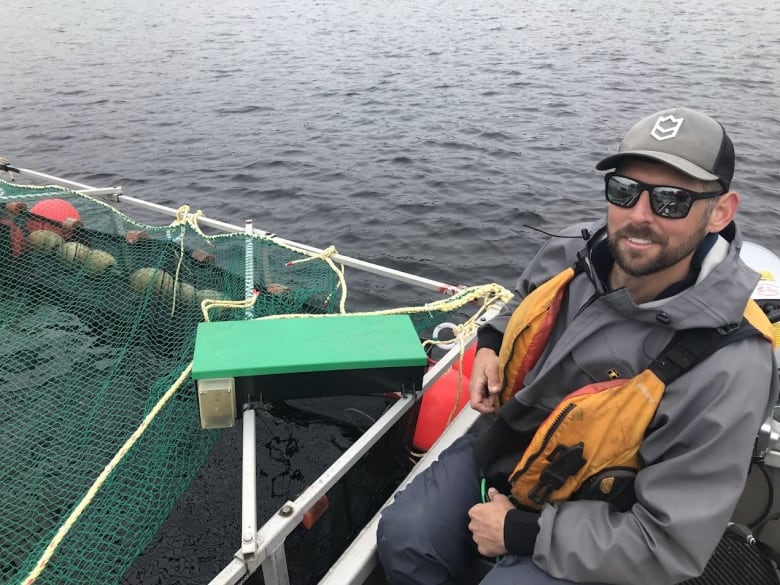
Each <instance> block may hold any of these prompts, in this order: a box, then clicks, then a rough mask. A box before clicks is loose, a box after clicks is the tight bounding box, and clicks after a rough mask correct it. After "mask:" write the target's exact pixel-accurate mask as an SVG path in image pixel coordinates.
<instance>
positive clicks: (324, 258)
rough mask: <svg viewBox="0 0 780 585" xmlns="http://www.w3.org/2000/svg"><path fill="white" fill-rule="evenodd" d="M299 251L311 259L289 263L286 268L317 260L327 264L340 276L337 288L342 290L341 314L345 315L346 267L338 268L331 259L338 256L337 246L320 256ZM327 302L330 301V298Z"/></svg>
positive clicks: (326, 250) (325, 250)
mask: <svg viewBox="0 0 780 585" xmlns="http://www.w3.org/2000/svg"><path fill="white" fill-rule="evenodd" d="M288 247H289V246H288ZM290 249H293V248H290ZM298 251H299V252H301V253H304V254H308V256H309V257H308V258H301V259H300V260H293V261H291V262H287V264H285V266H292V265H294V264H300V263H302V262H308V261H309V260H316V259H319V260H322V261H324V262H327V263H328V266H330V268H331V270H333V272H335V273H336V276H338V279H339V283H338V285H337V286H336V288H341V300H340V301H339V313H345V312H346V306H347V281H346V279H345V278H344V265H343V264H341V265H340V268H337V267H336V264H335V262H333V260H332V259H331V256H333V255H334V254H338V252H337V251H336V246H328V247H327V248H325V249H324V250H323V251H322V253H320V254H312V253H310V252H305V251H303V250H298ZM327 300H330V297H329V298H328V299H327ZM326 302H327V301H326Z"/></svg>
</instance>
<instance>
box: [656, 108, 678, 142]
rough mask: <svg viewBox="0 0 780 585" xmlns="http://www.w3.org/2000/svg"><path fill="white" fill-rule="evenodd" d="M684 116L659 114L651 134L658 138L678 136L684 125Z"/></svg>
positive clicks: (664, 138) (665, 138)
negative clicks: (676, 116)
mask: <svg viewBox="0 0 780 585" xmlns="http://www.w3.org/2000/svg"><path fill="white" fill-rule="evenodd" d="M682 123H683V118H675V117H674V116H672V115H671V114H669V115H668V116H659V117H658V119H657V120H656V121H655V126H653V129H652V130H651V132H650V136H652V137H653V138H655V139H656V140H669V139H670V138H674V137H675V136H677V133H678V132H679V131H680V127H681V126H682Z"/></svg>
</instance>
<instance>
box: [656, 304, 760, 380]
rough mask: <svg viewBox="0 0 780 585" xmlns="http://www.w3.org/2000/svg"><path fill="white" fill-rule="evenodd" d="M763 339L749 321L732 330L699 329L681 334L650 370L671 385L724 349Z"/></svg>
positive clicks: (744, 321)
mask: <svg viewBox="0 0 780 585" xmlns="http://www.w3.org/2000/svg"><path fill="white" fill-rule="evenodd" d="M753 335H761V332H760V331H759V330H758V329H756V328H755V327H753V326H752V325H751V324H750V323H749V322H748V321H747V319H743V320H742V322H741V323H740V324H739V325H735V326H733V327H731V328H719V329H712V328H697V329H685V330H683V331H678V332H677V333H675V334H674V337H673V338H672V340H671V341H670V342H669V344H668V345H667V346H666V347H665V348H664V350H663V351H662V352H661V353H660V355H659V356H658V357H657V358H656V360H655V361H654V362H653V363H652V364H651V365H650V369H651V370H652V371H653V373H655V375H656V376H658V378H659V379H660V380H661V381H662V382H663V383H664V384H665V385H669V383H670V382H671V381H673V380H675V379H677V378H679V377H680V376H682V375H683V374H684V373H685V372H687V371H688V370H690V369H691V368H693V367H694V366H695V365H697V364H699V363H701V362H703V361H704V360H705V359H707V358H708V357H709V356H711V355H712V354H713V353H715V352H716V351H718V350H719V349H720V348H722V347H725V346H727V345H729V344H730V343H735V342H737V341H740V340H742V339H746V338H748V337H752V336H753Z"/></svg>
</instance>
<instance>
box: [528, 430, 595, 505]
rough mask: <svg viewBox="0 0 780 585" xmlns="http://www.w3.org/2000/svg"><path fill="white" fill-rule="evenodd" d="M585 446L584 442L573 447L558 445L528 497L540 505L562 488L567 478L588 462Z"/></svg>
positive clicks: (548, 458)
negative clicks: (583, 453) (584, 450)
mask: <svg viewBox="0 0 780 585" xmlns="http://www.w3.org/2000/svg"><path fill="white" fill-rule="evenodd" d="M584 447H585V445H584V444H583V443H582V442H580V443H577V444H576V445H572V446H571V447H565V446H563V445H558V446H557V447H556V448H555V450H554V451H553V452H552V453H550V455H549V457H547V460H548V461H550V464H549V465H548V466H547V467H545V468H544V471H542V473H541V474H540V476H539V481H538V482H537V483H536V485H534V487H532V488H531V490H530V491H529V492H528V499H529V500H531V501H532V502H534V503H535V504H538V505H540V506H541V505H542V504H544V503H545V502H546V501H547V498H549V497H550V494H551V493H553V492H554V491H555V490H557V489H560V487H561V486H562V485H563V483H564V482H565V481H566V480H567V479H569V478H570V477H571V476H572V475H574V474H575V473H577V472H578V471H579V470H580V469H581V468H582V466H583V465H585V463H587V461H586V460H585V458H584V457H583V456H582V451H583V449H584Z"/></svg>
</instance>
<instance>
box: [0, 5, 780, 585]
mask: <svg viewBox="0 0 780 585" xmlns="http://www.w3.org/2000/svg"><path fill="white" fill-rule="evenodd" d="M3 14H4V17H3V19H2V21H0V42H1V43H2V52H0V64H1V65H2V66H3V67H2V69H3V71H4V72H5V76H4V81H3V83H2V84H0V154H3V155H4V156H6V157H8V158H10V159H11V160H12V162H13V163H14V164H16V165H18V166H22V167H26V168H32V169H35V170H40V171H44V172H49V173H51V174H55V175H61V176H67V177H70V178H73V179H75V180H80V181H83V182H87V183H90V184H94V185H97V186H107V185H115V184H121V185H122V186H123V187H124V189H125V193H127V194H128V195H132V196H135V197H140V198H145V199H150V200H153V201H156V202H159V203H162V204H165V205H169V206H173V207H178V206H179V205H181V204H183V203H188V204H190V205H191V206H192V207H193V208H194V209H202V210H203V211H204V212H205V213H206V214H207V215H209V216H212V217H215V218H217V219H223V220H226V221H231V222H234V223H241V222H243V220H244V219H246V218H252V219H253V220H254V221H255V225H256V226H257V227H261V228H263V229H266V230H268V231H271V232H275V233H277V234H280V235H282V236H284V237H286V238H291V239H296V240H299V241H302V242H306V243H309V244H313V245H316V246H320V247H325V246H328V245H331V244H335V245H336V246H337V248H338V250H339V251H340V252H341V253H343V254H347V255H350V256H355V257H359V258H361V259H364V260H368V261H373V262H377V263H380V264H383V265H387V266H390V267H393V268H398V269H401V270H405V271H410V272H413V273H416V274H420V275H423V276H426V277H429V278H433V279H437V280H442V281H445V282H450V283H453V284H458V283H464V284H480V283H485V282H494V281H495V282H499V283H501V284H504V285H510V284H511V283H512V282H513V281H514V278H515V276H516V274H517V273H518V271H519V270H520V269H522V267H523V266H524V265H525V264H526V263H527V262H528V260H529V259H530V257H531V256H532V254H533V253H534V251H535V250H536V249H537V247H538V246H539V244H540V243H541V242H542V241H544V239H545V237H544V236H542V235H541V234H539V233H537V232H534V231H531V230H529V229H527V228H524V227H523V224H528V225H532V226H536V227H540V228H544V229H546V230H549V231H553V232H554V231H556V230H557V229H560V228H561V227H563V226H564V225H566V224H568V223H570V222H572V221H575V220H580V219H595V218H598V217H600V216H601V215H602V214H603V213H604V206H605V203H604V201H603V195H602V194H601V185H602V183H601V178H600V173H598V172H596V171H595V170H594V165H595V163H596V162H597V161H598V160H599V159H600V158H602V157H603V156H604V155H605V154H609V153H611V152H613V151H614V149H615V148H616V147H617V144H618V142H619V140H620V138H621V137H622V135H623V134H624V133H625V131H626V130H627V129H628V128H629V127H630V125H631V124H633V122H634V121H636V120H637V119H639V118H640V117H642V116H644V115H647V114H649V113H652V112H654V111H657V110H661V109H664V108H668V107H673V106H677V105H688V106H692V107H697V108H700V109H703V110H705V111H707V112H709V113H711V114H713V115H714V116H715V117H716V118H718V119H719V120H720V121H721V122H722V123H723V124H724V125H725V126H726V127H727V129H728V131H729V133H730V135H731V136H732V139H733V141H734V143H735V146H736V150H737V172H736V176H735V180H734V183H733V186H734V188H735V189H736V190H737V191H739V192H740V193H741V194H742V196H743V199H742V206H741V209H740V217H741V219H740V221H741V223H742V226H743V228H744V230H745V232H746V234H747V236H748V237H749V239H752V240H754V241H756V242H759V243H762V244H764V245H766V246H768V247H770V248H772V249H775V250H778V248H779V246H778V235H780V222H778V219H779V218H780V205H778V204H777V201H778V199H777V197H778V187H777V185H778V181H780V164H778V156H777V151H778V136H780V114H778V110H780V92H779V90H778V84H779V83H780V33H778V31H780V5H778V4H777V3H776V2H775V1H774V0H742V1H740V2H733V1H731V0H696V1H694V0H679V1H677V2H674V3H670V2H666V1H663V2H643V3H640V2H634V1H630V0H612V1H607V0H590V1H588V2H581V1H580V0H559V1H558V2H547V1H544V0H527V1H523V2H518V1H516V0H511V1H510V0H497V1H486V2H480V3H474V2H470V1H466V0H450V1H447V2H441V1H438V0H415V1H411V0H396V1H392V2H391V1H388V0H385V1H382V0H366V1H365V2H349V1H332V2H325V1H318V0H301V1H299V2H295V3H291V2H283V1H281V0H270V1H267V2H258V1H256V0H255V1H250V0H224V1H222V2H210V1H206V0H191V1H190V2H187V3H182V2H160V1H157V2H150V1H144V0H138V1H135V2H123V1H118V0H115V1H111V0H90V1H86V0H83V1H76V0H73V1H65V2H62V1H59V2H55V1H54V0H36V1H35V2H33V1H32V0H4V2H3ZM348 276H349V272H348ZM375 293H376V294H375V296H374V298H373V299H372V303H373V304H376V305H378V306H395V305H397V304H405V303H404V302H402V301H403V299H402V294H403V293H400V292H398V291H397V289H396V288H395V287H390V286H385V287H379V286H378V287H377V289H376V291H375ZM232 542H234V541H231V544H230V545H228V546H229V550H230V552H232V551H233V550H234V548H235V547H234V546H233V544H232ZM171 579H173V578H171ZM174 581H175V579H174V580H169V581H168V582H174ZM185 581H187V582H192V581H191V580H189V579H185Z"/></svg>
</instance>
